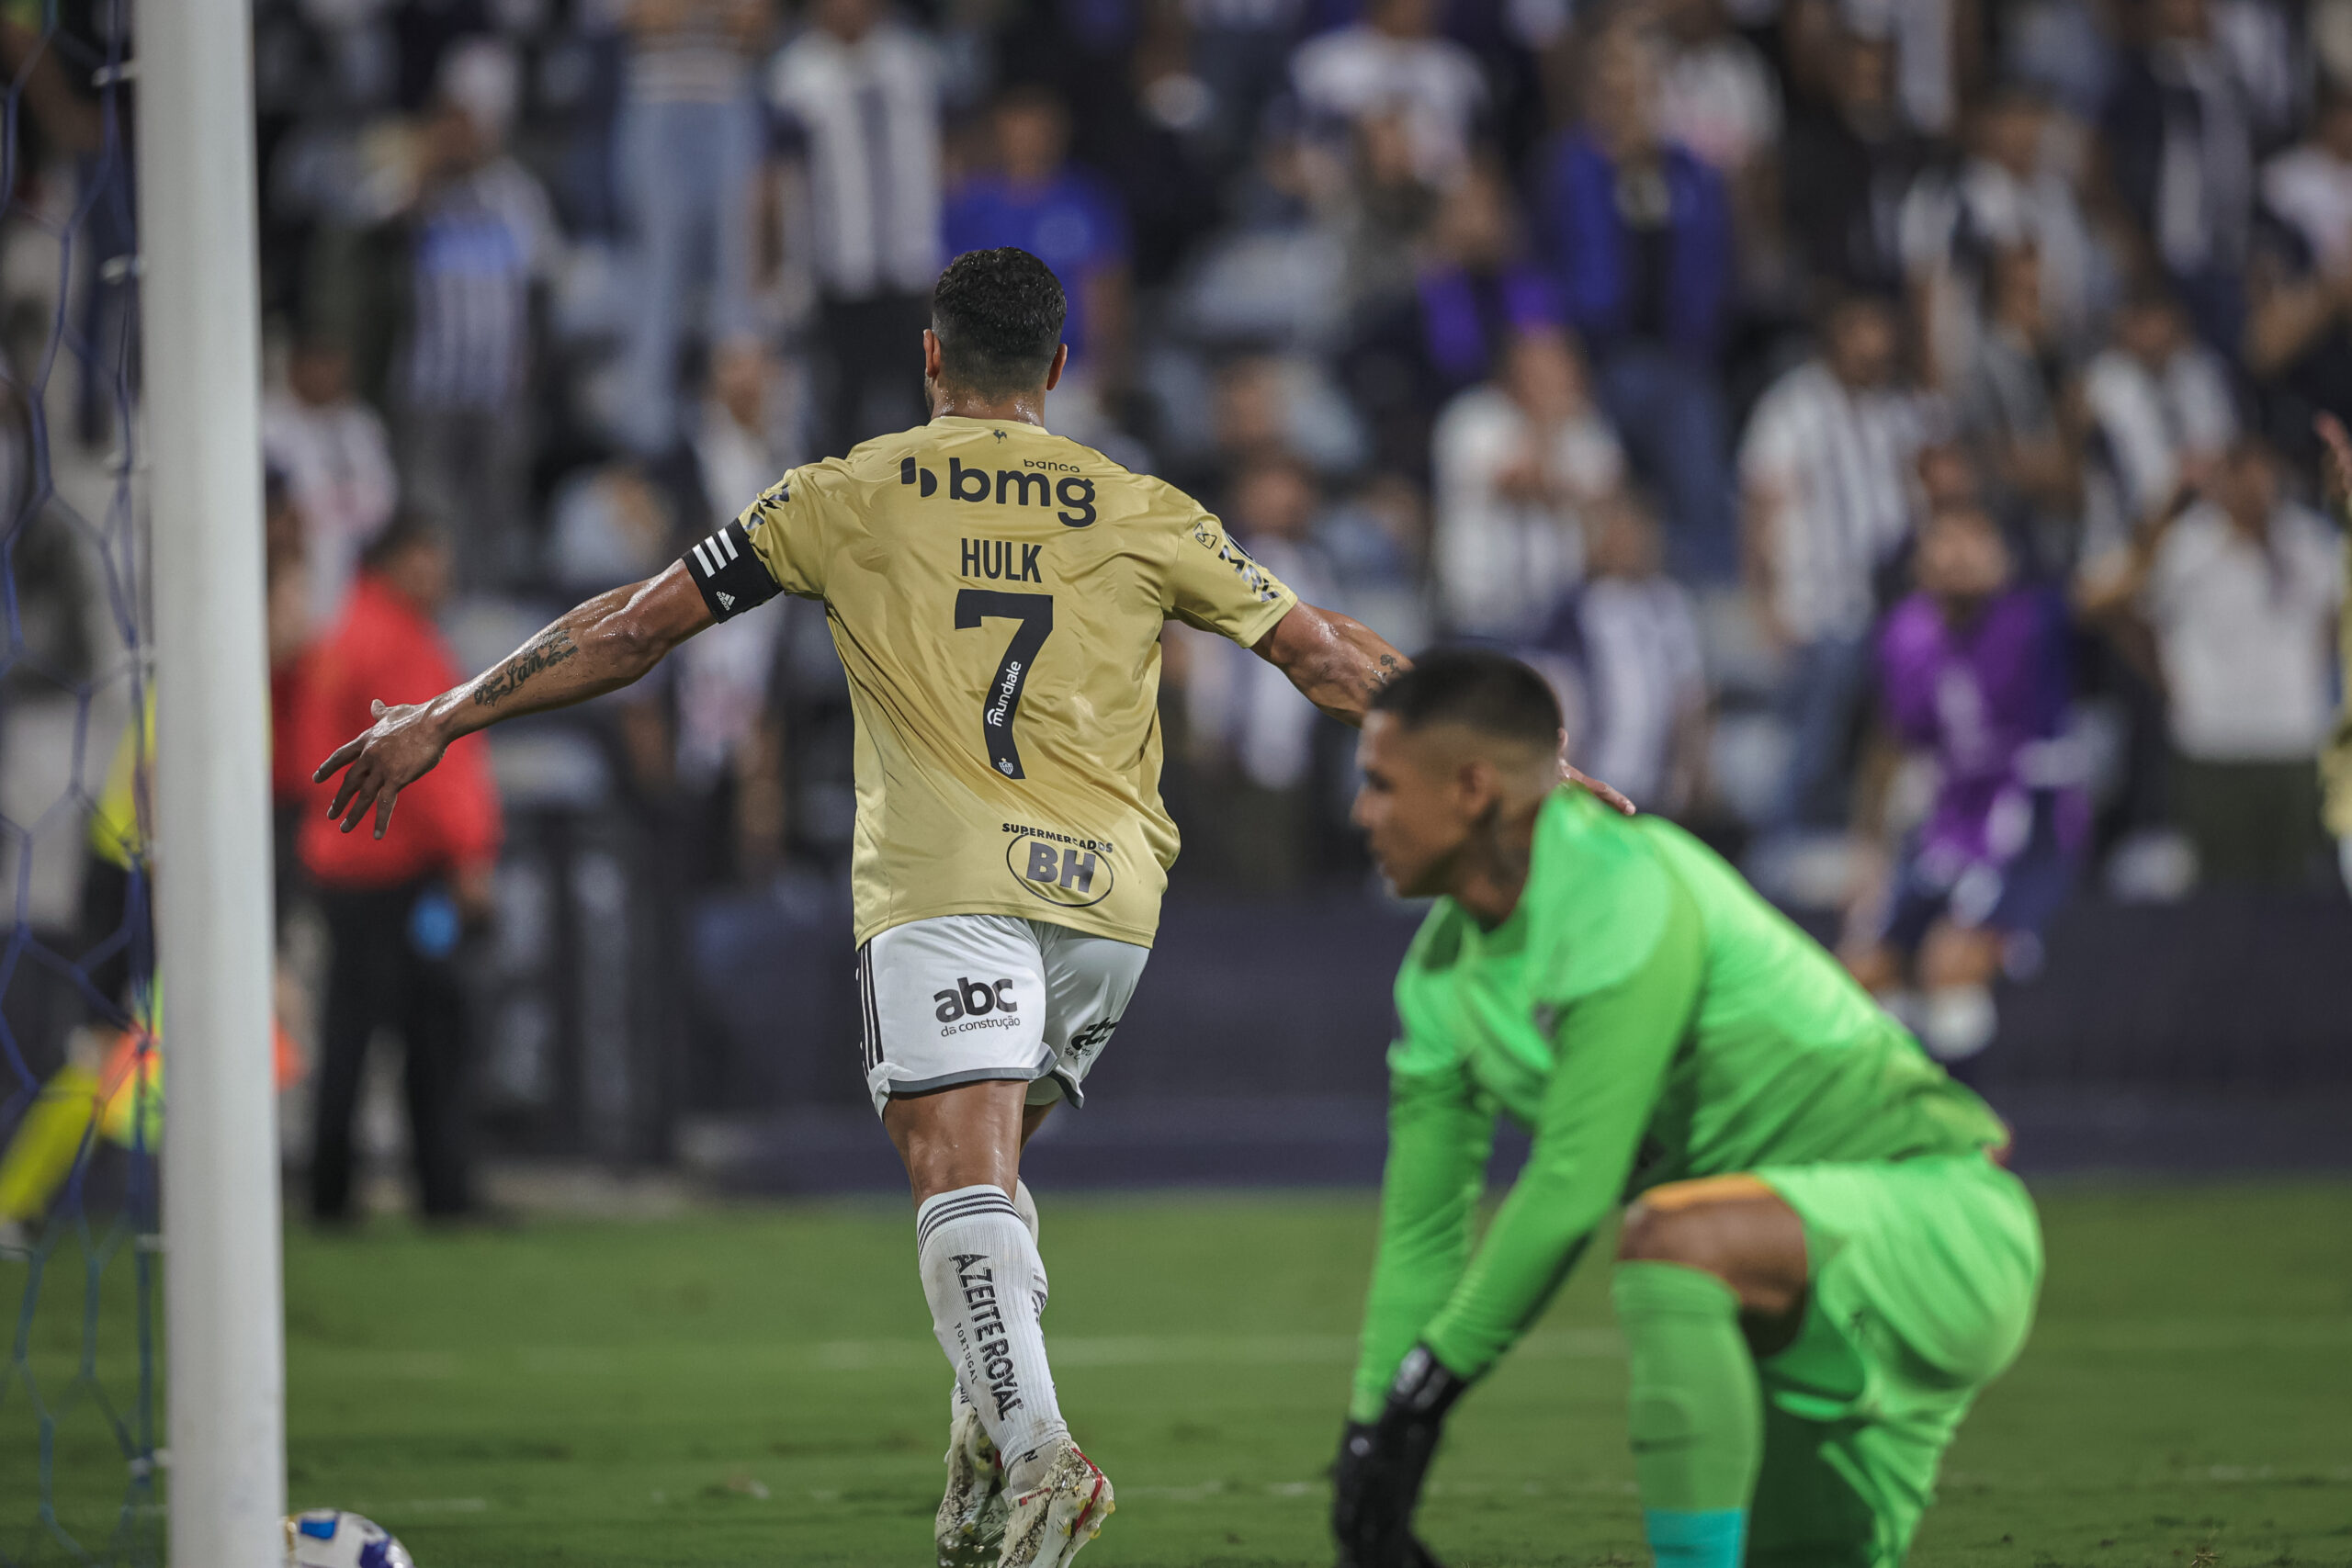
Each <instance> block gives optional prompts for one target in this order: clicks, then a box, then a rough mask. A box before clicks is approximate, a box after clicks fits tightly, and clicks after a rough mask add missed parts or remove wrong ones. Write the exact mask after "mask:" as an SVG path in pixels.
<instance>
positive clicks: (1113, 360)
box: [945, 85, 1129, 440]
mask: <svg viewBox="0 0 2352 1568" xmlns="http://www.w3.org/2000/svg"><path fill="white" fill-rule="evenodd" d="M989 129H990V131H991V132H992V138H993V141H994V151H995V153H996V162H995V166H994V167H993V168H989V169H984V170H982V171H980V172H978V173H975V174H971V175H967V176H966V177H965V178H964V180H963V181H962V182H961V183H960V184H959V185H958V186H956V188H955V189H954V190H952V191H950V192H949V193H948V195H947V198H946V209H945V214H946V215H945V226H946V227H945V233H946V246H947V254H950V255H961V254H964V253H965V252H966V251H992V250H996V249H998V248H999V247H1000V246H1004V245H1014V246H1018V247H1019V248H1020V249H1022V250H1024V251H1027V252H1028V253H1029V254H1032V255H1034V256H1035V257H1037V258H1038V259H1039V260H1041V261H1043V262H1044V263H1045V264H1046V265H1047V266H1049V267H1052V268H1053V269H1054V276H1057V277H1058V278H1059V279H1061V285H1062V289H1063V292H1064V293H1065V294H1066V295H1068V297H1069V319H1068V320H1067V321H1064V322H1063V324H1062V341H1063V342H1064V343H1066V344H1069V369H1068V370H1066V371H1064V372H1063V376H1062V385H1061V386H1060V387H1058V388H1057V389H1056V392H1057V395H1058V397H1059V398H1060V399H1061V401H1059V402H1057V407H1056V421H1057V427H1058V426H1061V425H1066V424H1067V423H1069V418H1068V413H1067V412H1065V411H1067V410H1068V408H1069V400H1070V399H1071V398H1072V397H1073V395H1077V394H1084V395H1088V396H1090V397H1091V396H1099V395H1102V394H1106V393H1114V392H1115V391H1117V390H1118V389H1120V388H1121V387H1123V386H1124V385H1125V380H1126V369H1127V352H1128V347H1127V333H1128V310H1129V307H1128V271H1127V250H1128V246H1127V218H1126V211H1125V203H1124V202H1123V201H1122V200H1121V198H1120V196H1119V193H1118V192H1117V191H1116V190H1114V189H1113V188H1112V186H1111V185H1110V184H1109V182H1107V181H1106V180H1104V179H1103V176H1102V175H1098V174H1096V173H1095V172H1093V171H1092V170H1091V169H1088V168H1086V167H1083V166H1081V165H1080V164H1073V163H1071V162H1070V161H1069V110H1068V109H1067V108H1066V107H1063V104H1062V101H1061V100H1060V99H1059V98H1058V97H1057V96H1054V94H1053V93H1052V92H1050V91H1049V90H1047V89H1046V88H1044V87H1040V86H1036V85H1023V86H1018V87H1014V88H1011V89H1009V90H1008V91H1006V92H1005V93H1004V94H1003V95H1002V96H1000V97H999V98H998V99H997V102H996V106H995V107H994V109H993V110H992V111H991V112H990V114H989ZM1096 417H1097V418H1098V419H1099V418H1100V416H1099V414H1098V415H1097V416H1096ZM1076 438H1077V439H1081V440H1082V439H1084V437H1082V436H1081V437H1076Z"/></svg>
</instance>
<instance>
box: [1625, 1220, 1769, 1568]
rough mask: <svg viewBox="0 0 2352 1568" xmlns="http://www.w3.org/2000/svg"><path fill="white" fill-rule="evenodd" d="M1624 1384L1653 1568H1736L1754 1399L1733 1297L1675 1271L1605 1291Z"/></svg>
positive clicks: (1697, 1276)
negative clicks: (1626, 1371)
mask: <svg viewBox="0 0 2352 1568" xmlns="http://www.w3.org/2000/svg"><path fill="white" fill-rule="evenodd" d="M1610 1293H1611V1295H1612V1296H1613V1297H1615V1299H1616V1303H1617V1321H1618V1325H1619V1326H1621V1327H1622V1328H1623V1330H1624V1333H1625V1349H1626V1357H1627V1360H1628V1361H1629V1362H1630V1365H1631V1371H1632V1373H1633V1393H1632V1397H1631V1400H1630V1402H1629V1403H1630V1407H1631V1408H1630V1418H1629V1420H1628V1422H1627V1425H1628V1427H1630V1428H1631V1431H1632V1435H1633V1439H1634V1478H1635V1479H1636V1480H1637V1481H1639V1482H1640V1483H1641V1488H1642V1508H1643V1518H1644V1523H1645V1528H1646V1529H1647V1532H1648V1535H1649V1541H1650V1551H1652V1553H1653V1554H1654V1555H1655V1556H1656V1557H1657V1562H1658V1564H1659V1568H1738V1564H1739V1561H1740V1552H1741V1548H1742V1544H1743V1542H1742V1538H1743V1537H1744V1536H1745V1535H1746V1534H1747V1499H1748V1495H1749V1493H1750V1492H1752V1491H1753V1490H1754V1489H1755V1486H1756V1472H1757V1468H1758V1465H1759V1464H1760V1463H1761V1462H1762V1458H1763V1448H1764V1398H1763V1393H1762V1391H1761V1390H1760V1389H1759V1388H1758V1384H1757V1381H1756V1363H1755V1361H1754V1360H1753V1359H1751V1358H1750V1357H1749V1355H1748V1353H1747V1340H1746V1339H1745V1338H1743V1337H1741V1335H1740V1332H1739V1296H1738V1294H1737V1293H1736V1292H1734V1291H1733V1290H1732V1288H1731V1287H1730V1286H1729V1285H1726V1284H1724V1282H1723V1281H1722V1280H1718V1279H1716V1278H1715V1277H1714V1276H1713V1275H1712V1274H1706V1273H1702V1272H1701V1271H1700V1270H1698V1269H1685V1268H1683V1267H1682V1266H1681V1265H1679V1264H1675V1263H1621V1264H1619V1265H1618V1266H1617V1272H1616V1276H1615V1278H1614V1279H1613V1280H1611V1285H1610Z"/></svg>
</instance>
